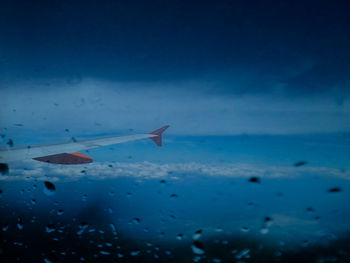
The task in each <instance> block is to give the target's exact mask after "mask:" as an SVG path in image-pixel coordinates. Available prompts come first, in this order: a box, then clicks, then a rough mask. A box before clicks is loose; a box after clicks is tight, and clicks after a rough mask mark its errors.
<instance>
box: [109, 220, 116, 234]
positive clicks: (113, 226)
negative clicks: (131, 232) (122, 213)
mask: <svg viewBox="0 0 350 263" xmlns="http://www.w3.org/2000/svg"><path fill="white" fill-rule="evenodd" d="M109 226H110V228H111V229H112V233H113V235H115V236H116V235H117V229H116V227H115V225H114V224H113V223H111V224H109Z"/></svg>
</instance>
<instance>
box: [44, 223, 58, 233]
mask: <svg viewBox="0 0 350 263" xmlns="http://www.w3.org/2000/svg"><path fill="white" fill-rule="evenodd" d="M55 230H56V229H55V226H54V225H53V224H49V225H47V226H46V232H47V233H52V232H55Z"/></svg>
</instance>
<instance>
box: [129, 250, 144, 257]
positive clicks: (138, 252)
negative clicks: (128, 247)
mask: <svg viewBox="0 0 350 263" xmlns="http://www.w3.org/2000/svg"><path fill="white" fill-rule="evenodd" d="M140 252H141V251H140V250H135V251H131V252H130V256H133V257H134V256H137V255H138V254H140Z"/></svg>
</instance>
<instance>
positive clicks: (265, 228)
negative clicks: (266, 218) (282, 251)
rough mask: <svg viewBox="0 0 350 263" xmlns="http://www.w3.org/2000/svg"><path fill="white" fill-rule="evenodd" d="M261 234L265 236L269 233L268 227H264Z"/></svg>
mask: <svg viewBox="0 0 350 263" xmlns="http://www.w3.org/2000/svg"><path fill="white" fill-rule="evenodd" d="M260 233H261V234H263V235H265V234H267V233H269V229H268V228H267V227H263V228H261V229H260Z"/></svg>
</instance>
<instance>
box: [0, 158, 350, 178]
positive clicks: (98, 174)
mask: <svg viewBox="0 0 350 263" xmlns="http://www.w3.org/2000/svg"><path fill="white" fill-rule="evenodd" d="M184 175H204V176H224V177H232V178H250V177H260V178H293V177H299V176H305V175H315V176H329V177H336V178H343V179H347V180H349V179H350V172H349V171H341V170H339V169H334V168H328V167H298V168H296V167H285V166H266V165H265V166H256V165H252V164H244V163H240V164H220V165H214V164H213V165H209V164H202V163H196V162H191V163H166V164H157V163H152V162H146V161H145V162H138V163H120V162H108V163H91V164H89V165H71V166H65V165H50V164H45V163H39V162H33V161H28V162H23V163H22V164H19V165H18V166H15V167H13V168H11V170H10V174H9V175H3V176H1V177H0V181H9V180H10V181H12V180H29V181H32V180H48V179H49V180H51V181H58V180H73V181H74V180H79V179H81V178H83V177H87V178H91V179H96V180H103V179H112V178H119V177H134V178H137V179H145V180H146V179H157V178H161V179H171V180H178V179H181V178H182V177H183V176H184Z"/></svg>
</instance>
